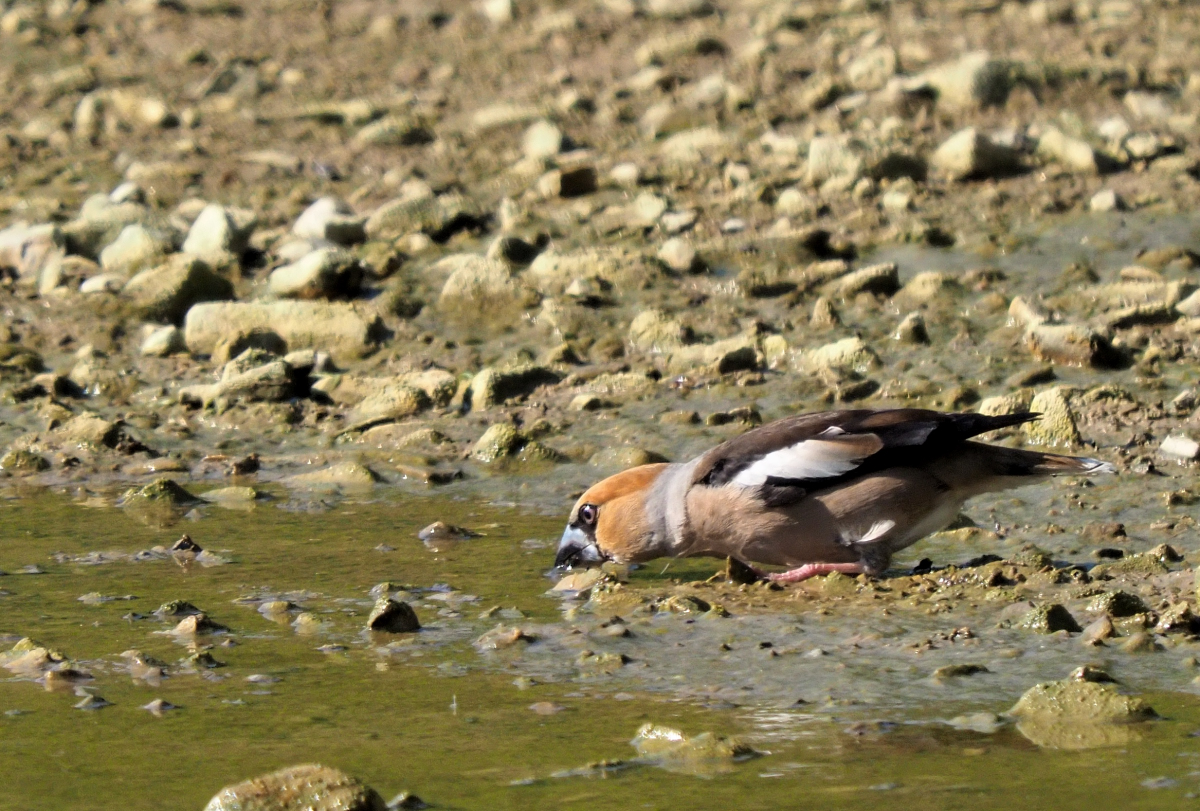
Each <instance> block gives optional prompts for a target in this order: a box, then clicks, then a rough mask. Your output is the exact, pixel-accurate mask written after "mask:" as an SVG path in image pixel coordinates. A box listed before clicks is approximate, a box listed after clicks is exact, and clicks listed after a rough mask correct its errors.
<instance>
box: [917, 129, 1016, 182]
mask: <svg viewBox="0 0 1200 811" xmlns="http://www.w3.org/2000/svg"><path fill="white" fill-rule="evenodd" d="M931 163H932V164H933V168H934V169H935V170H936V171H937V172H938V173H939V174H941V175H943V176H944V177H947V178H949V179H951V180H974V179H983V178H994V177H1007V176H1009V175H1013V174H1016V173H1018V172H1020V171H1021V156H1020V154H1019V153H1018V152H1017V151H1016V150H1015V149H1010V148H1009V147H1006V146H1001V145H1000V144H997V143H994V142H993V141H992V140H991V139H990V138H988V137H987V136H986V135H984V134H983V133H981V132H979V131H978V130H977V129H975V128H974V127H967V128H966V129H963V130H959V131H958V132H956V133H954V135H951V136H950V137H949V138H948V139H946V141H945V142H944V143H942V145H941V146H939V147H938V148H937V150H936V151H934V153H933V157H932V158H931Z"/></svg>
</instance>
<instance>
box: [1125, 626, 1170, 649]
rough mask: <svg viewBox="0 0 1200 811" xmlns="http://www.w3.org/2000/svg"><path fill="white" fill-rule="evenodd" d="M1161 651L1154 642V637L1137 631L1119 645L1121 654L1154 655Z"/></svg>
mask: <svg viewBox="0 0 1200 811" xmlns="http://www.w3.org/2000/svg"><path fill="white" fill-rule="evenodd" d="M1159 650H1162V646H1161V645H1159V644H1158V643H1157V642H1155V641H1154V636H1153V635H1151V634H1148V633H1146V632H1145V631H1137V632H1135V633H1132V634H1130V635H1129V638H1128V639H1126V640H1125V641H1124V642H1122V643H1121V651H1122V652H1123V653H1154V652H1156V651H1159Z"/></svg>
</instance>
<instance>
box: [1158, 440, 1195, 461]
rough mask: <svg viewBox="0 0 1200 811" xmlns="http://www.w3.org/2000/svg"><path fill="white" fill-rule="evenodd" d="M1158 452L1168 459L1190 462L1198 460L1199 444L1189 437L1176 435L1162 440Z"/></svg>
mask: <svg viewBox="0 0 1200 811" xmlns="http://www.w3.org/2000/svg"><path fill="white" fill-rule="evenodd" d="M1158 452H1159V453H1160V454H1161V455H1163V456H1166V457H1167V458H1169V459H1177V460H1180V461H1187V462H1190V461H1194V460H1196V459H1200V442H1197V441H1196V440H1194V439H1192V438H1191V437H1187V436H1181V435H1178V434H1176V435H1173V436H1168V437H1167V438H1166V439H1164V440H1163V442H1162V444H1161V445H1159V446H1158Z"/></svg>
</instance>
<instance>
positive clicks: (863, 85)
mask: <svg viewBox="0 0 1200 811" xmlns="http://www.w3.org/2000/svg"><path fill="white" fill-rule="evenodd" d="M896 64H897V62H896V51H895V49H893V48H892V47H891V46H889V45H877V46H876V47H874V48H869V49H868V50H867V51H866V52H865V53H863V54H862V55H861V56H859V57H857V58H855V59H853V60H851V61H850V62H849V63H848V64H847V65H846V67H845V68H844V69H843V73H845V75H846V81H848V82H849V83H850V86H851V87H852V88H854V89H855V90H878V89H880V88H881V87H883V86H884V85H886V84H887V82H888V79H890V78H892V76H893V75H895V73H896Z"/></svg>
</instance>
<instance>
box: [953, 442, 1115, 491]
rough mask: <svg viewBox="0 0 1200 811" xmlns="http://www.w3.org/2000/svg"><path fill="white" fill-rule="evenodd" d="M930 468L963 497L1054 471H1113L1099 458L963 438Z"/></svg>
mask: <svg viewBox="0 0 1200 811" xmlns="http://www.w3.org/2000/svg"><path fill="white" fill-rule="evenodd" d="M929 470H930V472H931V473H933V474H934V475H936V476H937V477H938V478H939V479H941V480H942V481H944V482H946V484H948V485H950V487H951V488H952V489H954V490H956V491H959V492H960V493H961V494H963V497H964V498H970V497H972V496H977V495H981V494H983V493H988V492H996V491H1000V490H1008V489H1011V488H1013V487H1023V486H1025V485H1027V484H1034V483H1036V482H1037V480H1038V479H1041V478H1045V477H1048V476H1053V475H1056V474H1058V475H1061V474H1066V475H1076V476H1080V475H1084V476H1086V475H1090V474H1093V473H1115V472H1116V469H1115V468H1114V467H1113V466H1112V465H1110V464H1109V463H1108V462H1102V461H1100V460H1099V459H1089V458H1086V457H1082V456H1064V455H1063V454H1059V453H1043V452H1042V451H1027V450H1021V449H1018V448H1004V447H1000V446H998V445H985V444H983V443H980V442H964V443H963V444H962V447H961V450H960V451H959V452H958V453H955V454H951V455H949V456H945V457H942V458H941V459H939V460H937V461H936V462H934V463H933V464H931V465H930V466H929Z"/></svg>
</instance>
